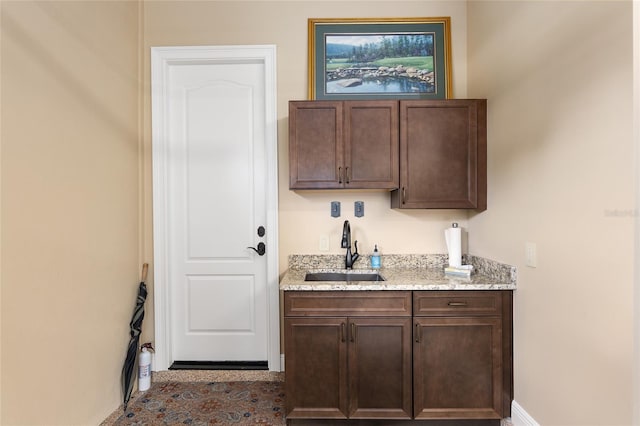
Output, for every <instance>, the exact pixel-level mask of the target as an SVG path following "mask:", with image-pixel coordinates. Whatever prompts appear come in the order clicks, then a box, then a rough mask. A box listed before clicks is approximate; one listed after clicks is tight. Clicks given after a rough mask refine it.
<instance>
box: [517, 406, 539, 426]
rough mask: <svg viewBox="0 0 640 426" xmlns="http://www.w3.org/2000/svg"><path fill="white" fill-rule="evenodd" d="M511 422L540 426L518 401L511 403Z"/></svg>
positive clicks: (527, 425)
mask: <svg viewBox="0 0 640 426" xmlns="http://www.w3.org/2000/svg"><path fill="white" fill-rule="evenodd" d="M511 423H513V426H540V424H539V423H538V422H536V421H535V420H534V419H533V417H531V416H530V415H529V413H527V412H526V411H525V409H524V408H522V406H521V405H520V404H518V403H517V402H515V401H513V402H512V403H511Z"/></svg>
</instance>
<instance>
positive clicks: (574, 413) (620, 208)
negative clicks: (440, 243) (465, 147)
mask: <svg viewBox="0 0 640 426" xmlns="http://www.w3.org/2000/svg"><path fill="white" fill-rule="evenodd" d="M631 9H632V7H631V2H629V1H617V2H608V1H589V2H537V1H518V2H490V1H487V2H485V1H473V2H470V3H469V11H468V23H469V27H468V54H469V61H468V64H469V66H468V76H469V79H468V87H469V95H470V96H471V97H486V98H487V99H488V110H489V114H488V115H489V123H488V129H489V134H488V140H489V143H488V146H489V153H488V157H489V164H488V169H489V175H488V188H489V189H488V205H489V208H488V210H487V211H486V212H485V213H482V214H478V215H475V216H473V217H470V219H469V228H470V233H472V234H473V236H474V238H473V240H472V241H471V243H470V250H471V251H472V252H473V253H474V254H477V255H480V256H485V257H489V258H495V259H500V260H502V261H505V262H507V263H510V264H513V265H516V266H517V267H518V290H517V291H516V292H515V307H514V312H515V320H514V335H515V342H514V344H515V346H514V357H515V400H516V401H517V402H518V403H519V404H520V405H521V406H522V407H523V408H524V409H525V410H526V411H527V412H528V413H529V414H530V415H531V416H532V417H533V418H534V419H535V420H536V421H538V422H539V423H540V424H544V425H628V424H631V412H632V405H633V403H634V401H633V398H632V395H633V393H632V380H631V378H632V375H631V373H632V363H633V360H632V354H633V348H632V344H633V326H632V325H633V263H634V237H633V235H634V227H633V223H634V218H633V216H634V212H633V209H634V206H635V204H634V145H633V137H632V128H633V116H632V84H633V74H632V13H631V12H632V10H631ZM526 242H533V243H536V245H537V254H538V266H537V268H530V267H527V266H525V264H524V251H525V243H526Z"/></svg>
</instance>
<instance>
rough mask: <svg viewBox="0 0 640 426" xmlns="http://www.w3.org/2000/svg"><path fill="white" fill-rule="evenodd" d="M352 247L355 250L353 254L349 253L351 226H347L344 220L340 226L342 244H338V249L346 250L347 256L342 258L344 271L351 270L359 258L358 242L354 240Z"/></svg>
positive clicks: (347, 223)
mask: <svg viewBox="0 0 640 426" xmlns="http://www.w3.org/2000/svg"><path fill="white" fill-rule="evenodd" d="M353 245H354V246H355V248H356V251H355V253H351V225H349V221H348V220H345V221H344V225H343V226H342V242H341V243H340V247H342V248H346V249H347V255H346V256H345V258H344V266H345V268H346V269H353V264H354V263H355V262H356V260H358V258H359V257H360V255H359V254H358V240H356V241H355V242H354V243H353Z"/></svg>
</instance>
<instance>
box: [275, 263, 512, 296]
mask: <svg viewBox="0 0 640 426" xmlns="http://www.w3.org/2000/svg"><path fill="white" fill-rule="evenodd" d="M358 263H360V265H358V264H356V265H355V267H354V269H353V271H354V272H356V273H357V272H360V273H363V272H366V273H373V272H379V273H380V275H382V276H383V277H384V278H385V281H305V280H304V278H305V274H306V273H307V272H345V271H346V270H345V269H344V257H343V256H339V255H325V256H322V255H319V256H318V255H306V256H305V255H293V256H289V269H288V270H287V272H286V273H285V274H284V276H283V277H282V279H281V280H280V290H284V291H292V290H297V291H300V290H303V291H329V290H515V289H516V268H515V267H513V266H510V265H506V264H502V263H498V262H495V261H492V260H488V259H484V258H480V257H477V256H470V255H465V256H464V257H463V264H470V265H473V266H474V273H473V274H472V275H471V277H470V278H464V277H454V276H449V275H445V273H444V267H445V266H446V265H447V264H448V258H447V255H441V254H427V255H385V256H383V257H382V265H383V267H382V268H380V269H378V270H374V269H371V268H368V267H367V266H368V265H369V258H368V256H364V258H362V259H360V260H359V261H358ZM346 272H347V273H349V272H348V271H346Z"/></svg>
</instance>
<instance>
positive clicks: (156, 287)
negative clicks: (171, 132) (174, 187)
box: [151, 45, 281, 371]
mask: <svg viewBox="0 0 640 426" xmlns="http://www.w3.org/2000/svg"><path fill="white" fill-rule="evenodd" d="M203 59H204V60H212V61H216V60H220V59H241V60H246V59H258V60H261V61H263V62H264V69H265V76H264V77H265V99H266V105H265V123H266V128H265V143H266V153H267V163H268V164H267V222H266V228H267V230H268V236H269V237H270V238H266V240H265V243H266V246H267V247H266V249H267V253H269V256H268V257H267V288H268V292H269V294H268V302H267V304H268V307H267V309H268V318H269V326H268V337H267V341H268V343H267V345H268V348H267V362H268V365H269V370H270V371H281V366H280V362H281V360H280V294H279V282H278V278H279V274H278V137H277V124H278V116H277V111H276V105H277V96H276V95H277V92H276V47H275V45H258V46H172V47H152V48H151V94H152V96H151V136H152V158H153V248H154V262H153V264H154V274H153V276H154V282H153V294H154V311H155V312H154V313H155V318H154V319H155V345H156V348H155V349H156V354H155V363H154V371H162V370H166V369H168V368H169V366H170V365H171V363H172V362H173V360H172V359H171V351H170V348H171V332H170V331H171V327H170V324H171V318H170V310H169V301H168V297H167V296H168V291H169V289H168V283H167V281H168V277H169V273H168V262H167V260H168V252H167V235H168V226H169V224H168V223H167V218H166V217H165V214H164V212H165V211H166V207H167V206H166V203H167V201H166V200H167V198H166V194H165V191H166V188H167V181H166V176H167V173H166V170H167V167H166V161H167V143H166V138H165V136H166V134H167V129H166V127H163V126H166V123H167V121H168V120H167V111H166V110H165V108H166V102H165V100H166V97H167V94H166V88H167V87H168V86H167V83H168V81H167V77H168V72H169V67H170V65H175V64H179V63H184V62H189V61H192V60H203Z"/></svg>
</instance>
